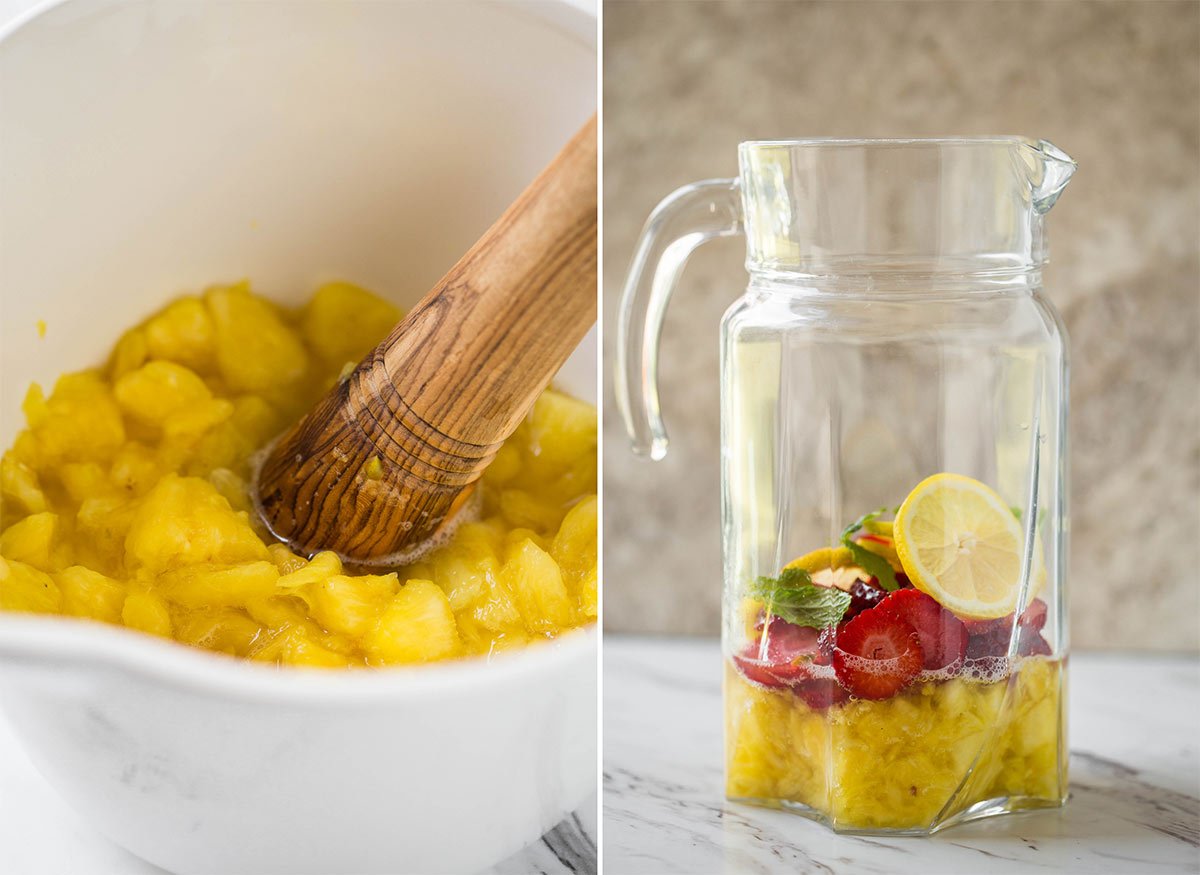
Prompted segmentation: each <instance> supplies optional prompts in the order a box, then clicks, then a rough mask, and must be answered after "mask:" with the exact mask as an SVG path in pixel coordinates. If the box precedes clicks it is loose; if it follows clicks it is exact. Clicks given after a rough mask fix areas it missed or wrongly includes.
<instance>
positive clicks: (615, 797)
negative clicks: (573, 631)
mask: <svg viewBox="0 0 1200 875" xmlns="http://www.w3.org/2000/svg"><path fill="white" fill-rule="evenodd" d="M1070 665H1071V669H1070V680H1069V697H1070V717H1069V719H1070V723H1069V732H1070V744H1071V800H1070V802H1069V803H1068V804H1067V806H1066V808H1064V809H1062V810H1060V811H1044V812H1037V813H1029V814H1019V815H1013V816H1009V817H1003V818H997V819H993V820H989V821H983V822H976V823H974V824H966V825H964V826H960V827H956V828H952V829H949V830H947V831H945V832H942V833H939V834H938V835H935V836H933V837H931V838H895V839H883V838H872V837H863V836H840V835H837V834H835V833H833V832H831V831H830V830H828V829H826V828H825V827H823V826H820V825H818V824H815V823H811V822H809V821H807V820H805V819H803V818H801V817H798V816H796V815H791V814H787V813H784V812H780V811H771V810H765V809H759V808H754V807H751V806H746V805H735V804H730V803H727V802H725V801H724V799H723V796H722V773H721V770H722V750H721V744H722V742H721V726H722V719H721V664H720V654H719V648H718V645H717V644H716V643H715V642H707V641H705V642H696V641H671V640H663V639H641V638H619V637H613V636H608V637H607V638H606V640H605V644H604V811H603V818H604V836H603V839H604V849H603V857H602V859H603V867H604V871H605V872H606V873H608V875H638V873H646V875H651V873H653V875H666V873H676V872H678V873H688V875H707V873H730V875H734V873H736V875H751V873H763V875H766V873H776V872H778V873H809V872H813V873H816V872H820V873H854V875H859V873H863V875H867V873H888V875H899V873H908V872H912V873H921V875H933V873H947V875H950V873H953V875H985V873H1021V875H1024V873H1036V872H1054V873H1064V872H1072V873H1089V875H1091V873H1121V875H1150V873H1163V875H1166V873H1196V872H1200V662H1198V661H1197V660H1196V659H1195V658H1194V657H1177V658H1172V657H1161V656H1156V657H1147V656H1134V655H1123V654H1103V655H1101V654H1094V653H1088V654H1076V655H1073V656H1072V657H1071V663H1070Z"/></svg>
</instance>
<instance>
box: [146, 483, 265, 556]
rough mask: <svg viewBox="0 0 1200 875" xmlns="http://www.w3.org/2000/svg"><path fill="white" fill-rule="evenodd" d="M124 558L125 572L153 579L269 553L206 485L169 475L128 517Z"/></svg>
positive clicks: (241, 515) (241, 518)
mask: <svg viewBox="0 0 1200 875" xmlns="http://www.w3.org/2000/svg"><path fill="white" fill-rule="evenodd" d="M125 558H126V561H127V562H128V563H129V566H130V567H131V568H141V569H144V570H145V571H147V572H150V573H153V574H157V573H159V572H163V571H167V570H169V569H174V568H180V567H182V566H186V565H196V564H199V563H220V564H233V563H236V562H254V561H257V560H263V559H269V558H270V554H269V553H268V552H267V548H266V545H264V544H263V542H262V541H261V540H259V538H258V535H256V534H255V533H254V529H252V528H251V527H250V523H249V520H248V519H247V517H246V515H245V514H244V513H235V512H234V511H233V509H232V508H231V507H230V506H229V502H228V501H226V500H225V498H224V497H223V496H222V495H221V494H220V493H219V492H217V490H216V489H215V488H214V487H213V485H212V484H211V483H209V482H208V481H207V480H201V479H199V478H197V477H179V476H176V475H174V474H169V475H167V476H166V477H164V478H163V479H162V480H160V481H159V482H158V484H157V485H156V486H155V487H154V488H153V489H152V490H150V492H149V493H147V494H146V497H145V498H144V499H143V500H142V502H141V505H140V506H139V507H138V509H137V511H136V513H135V514H134V516H133V521H132V525H131V526H130V528H129V535H128V536H127V537H126V539H125ZM272 570H274V566H272Z"/></svg>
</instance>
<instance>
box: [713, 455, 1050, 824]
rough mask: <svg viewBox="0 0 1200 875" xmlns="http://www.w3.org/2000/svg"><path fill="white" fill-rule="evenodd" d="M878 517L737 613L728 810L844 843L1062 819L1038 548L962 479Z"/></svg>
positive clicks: (764, 581)
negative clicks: (754, 812)
mask: <svg viewBox="0 0 1200 875" xmlns="http://www.w3.org/2000/svg"><path fill="white" fill-rule="evenodd" d="M885 515H887V514H886V512H883V511H881V512H879V513H873V514H868V515H867V516H865V517H863V518H861V519H859V520H857V521H855V522H854V523H853V524H851V525H850V526H849V527H847V529H846V530H845V532H844V533H843V536H842V540H841V544H840V545H838V546H836V547H833V548H823V549H818V550H815V551H813V552H811V553H808V554H806V555H804V556H801V557H799V558H798V559H795V560H794V561H792V562H790V563H789V564H788V565H787V566H785V567H784V568H783V569H782V570H781V571H780V573H779V575H778V576H777V577H773V578H768V577H763V578H759V579H758V580H757V581H756V582H755V583H754V584H753V585H752V586H751V587H750V589H749V591H748V593H747V597H746V598H744V599H743V601H742V603H741V611H742V613H741V616H740V617H739V618H738V626H739V631H740V632H741V638H740V640H735V641H734V642H733V651H732V653H731V654H730V657H731V658H730V660H729V663H728V665H727V671H726V684H725V690H726V705H725V707H726V747H727V752H726V766H727V768H726V778H727V788H726V789H727V795H728V796H729V797H730V798H731V799H734V800H740V801H748V802H754V803H759V804H766V805H773V806H777V807H784V808H789V809H793V810H797V811H799V812H800V813H803V814H806V815H808V816H810V817H813V818H815V819H818V820H823V821H825V822H827V823H829V824H830V825H831V826H833V827H834V828H835V829H838V830H840V831H847V832H854V831H867V832H879V831H888V832H892V831H895V832H913V833H925V832H930V831H933V830H936V829H939V828H941V827H944V826H947V825H950V824H953V823H958V822H961V821H963V820H967V819H972V818H975V817H980V816H986V815H988V814H995V813H1001V812H1004V811H1013V810H1019V809H1026V808H1038V807H1050V806H1057V805H1060V804H1062V802H1063V800H1064V799H1065V796H1066V785H1067V784H1066V757H1065V745H1064V744H1063V738H1064V731H1065V726H1064V718H1063V713H1064V711H1063V709H1064V706H1065V702H1064V697H1063V681H1064V667H1063V661H1062V659H1061V658H1060V651H1059V649H1058V648H1057V647H1056V646H1055V645H1056V644H1058V642H1057V641H1056V636H1055V634H1054V632H1053V628H1054V626H1055V625H1056V624H1054V623H1051V624H1049V625H1048V624H1047V619H1048V618H1050V617H1052V616H1055V617H1056V616H1057V612H1056V611H1051V608H1050V605H1051V604H1053V598H1052V596H1051V595H1050V594H1049V593H1047V592H1045V588H1046V577H1047V575H1046V568H1045V565H1044V559H1043V556H1042V555H1041V554H1042V544H1041V542H1040V540H1039V539H1037V538H1036V537H1035V538H1034V540H1033V545H1032V549H1030V550H1026V549H1024V545H1025V540H1026V532H1025V527H1024V526H1023V524H1022V521H1021V519H1020V516H1021V514H1020V513H1019V512H1018V511H1015V510H1014V509H1012V508H1010V507H1008V506H1007V505H1006V504H1005V503H1004V501H1003V500H1002V499H1001V498H1000V496H999V495H997V494H996V493H995V492H994V491H993V490H991V489H990V488H989V487H988V486H986V485H985V484H983V483H980V482H979V481H977V480H972V479H970V478H968V477H963V476H960V475H955V474H937V475H934V476H932V477H930V478H928V479H926V480H925V481H923V482H922V483H920V484H919V485H918V486H917V487H916V488H915V489H913V491H912V492H911V493H910V494H909V495H908V497H907V498H906V499H905V500H904V502H903V503H902V504H901V505H900V507H899V508H898V509H896V511H895V518H894V520H886V519H884V516H885ZM1025 581H1028V583H1027V585H1023V582H1025ZM734 637H735V638H737V636H736V635H735V636H734ZM1052 642H1053V644H1052Z"/></svg>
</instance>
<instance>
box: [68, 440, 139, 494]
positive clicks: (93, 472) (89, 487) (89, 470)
mask: <svg viewBox="0 0 1200 875" xmlns="http://www.w3.org/2000/svg"><path fill="white" fill-rule="evenodd" d="M127 447H128V444H127V445H126V447H125V448H122V449H121V450H120V452H118V453H117V458H120V457H121V454H122V453H124V452H125V449H126V448H127ZM113 464H114V465H115V464H116V462H115V460H114V463H113ZM58 479H59V481H60V482H61V483H62V485H63V488H64V489H66V490H67V494H68V495H69V496H71V499H72V500H73V501H78V502H82V501H83V500H84V499H87V498H91V497H92V496H96V495H103V494H105V493H107V492H109V491H111V486H112V484H111V483H110V481H109V479H108V473H107V472H106V471H105V470H104V468H103V466H101V465H98V464H96V463H95V462H66V463H65V464H63V465H60V466H59V467H58Z"/></svg>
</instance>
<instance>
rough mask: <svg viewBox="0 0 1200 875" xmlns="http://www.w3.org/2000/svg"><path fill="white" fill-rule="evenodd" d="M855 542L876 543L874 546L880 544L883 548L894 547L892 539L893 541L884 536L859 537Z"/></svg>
mask: <svg viewBox="0 0 1200 875" xmlns="http://www.w3.org/2000/svg"><path fill="white" fill-rule="evenodd" d="M854 540H856V541H870V542H872V543H874V544H879V545H880V546H881V547H890V546H892V539H891V538H888V537H886V536H884V535H859V536H858V537H857V538H855V539H854Z"/></svg>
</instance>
